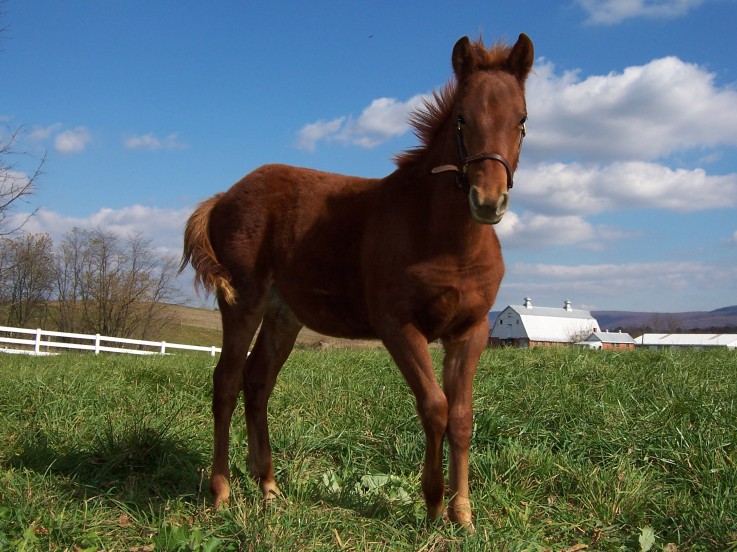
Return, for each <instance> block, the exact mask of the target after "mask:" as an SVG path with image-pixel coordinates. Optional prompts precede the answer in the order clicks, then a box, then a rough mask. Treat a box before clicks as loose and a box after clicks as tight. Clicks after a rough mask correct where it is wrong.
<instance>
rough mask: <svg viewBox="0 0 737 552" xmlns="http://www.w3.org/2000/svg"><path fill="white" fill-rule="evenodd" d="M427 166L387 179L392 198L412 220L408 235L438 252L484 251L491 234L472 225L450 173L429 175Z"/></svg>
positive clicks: (465, 199)
mask: <svg viewBox="0 0 737 552" xmlns="http://www.w3.org/2000/svg"><path fill="white" fill-rule="evenodd" d="M429 166H430V165H429V164H425V165H423V164H419V163H418V164H417V165H414V166H412V167H406V168H403V169H399V170H397V171H396V172H395V173H394V174H392V175H391V176H390V177H389V179H391V180H392V181H393V182H391V186H392V188H393V193H395V194H398V195H402V196H403V197H401V198H399V197H396V196H395V199H394V200H393V201H399V202H400V203H402V204H405V205H406V206H407V209H408V211H410V212H411V214H409V213H408V216H410V217H412V219H413V224H412V231H414V232H417V233H418V235H419V236H420V237H421V238H422V239H423V241H425V242H426V243H427V244H428V246H437V249H438V250H443V251H448V252H453V253H454V254H459V255H463V254H464V253H468V254H471V255H473V254H475V252H476V251H478V250H480V249H485V245H484V244H485V243H486V242H487V240H488V239H489V237H490V234H493V230H491V229H490V228H489V226H487V225H485V224H479V223H477V222H475V221H474V220H473V218H472V216H471V207H470V205H469V202H468V196H467V195H466V194H465V193H464V192H463V191H461V189H460V188H459V187H458V186H457V185H456V183H455V180H454V178H455V177H454V176H453V175H452V174H451V173H445V174H438V175H432V174H430V170H429V169H428V168H427V167H429Z"/></svg>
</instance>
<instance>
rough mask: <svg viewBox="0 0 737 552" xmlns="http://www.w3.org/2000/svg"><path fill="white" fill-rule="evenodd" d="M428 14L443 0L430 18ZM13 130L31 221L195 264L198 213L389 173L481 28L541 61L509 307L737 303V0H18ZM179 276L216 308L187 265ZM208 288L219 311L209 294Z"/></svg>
mask: <svg viewBox="0 0 737 552" xmlns="http://www.w3.org/2000/svg"><path fill="white" fill-rule="evenodd" d="M429 8H432V9H429ZM0 11H2V12H3V13H2V15H1V16H0V28H4V29H6V32H4V33H1V34H0V62H1V63H2V64H3V67H5V70H4V75H5V82H4V86H3V92H2V100H3V101H2V102H1V103H0V137H1V138H2V139H7V135H8V134H7V133H8V132H12V131H13V130H15V129H17V128H19V127H23V128H25V130H26V133H25V134H24V136H23V137H22V140H21V141H20V142H19V143H18V144H17V147H16V149H17V150H19V151H23V152H27V153H28V154H30V155H29V156H19V157H17V158H16V161H17V166H16V167H15V169H14V173H13V177H14V178H19V179H23V178H27V177H28V176H29V175H30V174H32V172H33V169H34V168H35V166H36V165H37V163H38V161H39V160H40V159H41V158H42V157H43V156H44V154H45V155H46V164H45V166H44V169H45V173H44V175H43V176H42V178H41V180H40V181H39V186H38V189H37V191H36V193H35V194H34V195H32V196H31V197H29V198H28V202H27V204H25V205H22V206H19V207H20V208H18V207H16V209H15V210H14V211H13V212H12V218H13V219H14V220H18V221H20V220H22V218H23V217H25V216H27V215H28V213H30V212H32V211H33V210H34V209H37V212H36V214H35V215H34V216H33V217H32V218H31V219H29V221H28V222H27V223H26V225H25V227H24V229H25V230H26V231H29V232H46V233H48V234H49V235H50V236H51V237H52V239H53V240H54V243H58V241H59V239H60V238H61V236H63V234H64V233H65V232H67V231H69V230H70V229H71V228H72V227H74V226H78V227H86V228H92V227H101V228H103V229H105V230H108V231H111V232H114V233H115V234H117V235H121V236H125V235H128V234H130V233H131V232H135V231H141V232H143V235H144V236H145V237H147V238H149V239H151V240H152V246H153V247H154V248H155V250H156V252H157V253H158V254H160V255H171V256H175V257H179V256H180V253H181V241H182V231H183V227H184V222H185V220H186V218H187V217H188V216H189V214H190V213H191V211H192V210H193V208H194V206H195V205H196V204H197V203H199V202H200V201H202V200H204V199H206V198H207V197H210V196H211V195H213V194H215V193H217V192H220V191H224V190H226V189H227V188H229V187H230V186H231V185H232V184H233V183H235V182H236V181H237V180H239V179H240V178H241V177H243V176H244V175H245V174H247V173H248V172H250V171H251V170H253V169H255V168H257V167H258V166H260V165H263V164H267V163H286V164H291V165H298V166H305V167H311V168H315V169H319V170H325V171H329V172H340V173H346V174H355V175H360V176H366V177H382V176H385V175H387V174H389V173H391V172H392V171H393V170H394V168H395V166H394V164H393V162H392V158H393V156H394V155H395V154H397V153H400V152H402V151H404V150H406V149H408V148H411V147H413V146H414V145H416V144H417V140H416V139H415V137H414V136H413V134H412V129H411V127H410V126H409V125H408V123H407V118H408V116H409V114H410V113H411V112H412V110H413V109H417V108H418V107H420V106H421V105H422V101H423V99H424V98H426V97H428V96H429V94H431V93H432V91H433V90H436V89H438V88H440V87H442V86H443V85H444V84H445V83H446V82H447V81H448V79H450V78H451V64H450V54H451V51H452V48H453V45H454V43H455V42H456V40H457V39H458V38H460V37H461V36H464V35H467V36H469V37H471V38H478V37H479V36H480V35H481V36H483V38H484V40H485V42H486V44H487V45H490V44H491V43H493V42H495V41H497V40H498V39H500V38H504V39H506V40H507V41H508V42H514V41H515V40H516V37H517V36H518V34H519V33H522V32H524V33H526V34H528V35H529V36H530V37H531V39H532V41H533V43H534V45H535V51H536V53H535V65H534V67H533V74H532V75H531V76H530V78H529V80H528V82H527V104H528V111H529V122H528V124H527V131H528V134H527V137H526V139H525V143H524V146H523V150H522V156H521V160H520V166H519V169H518V171H517V173H516V175H515V187H514V189H513V190H512V191H511V207H510V211H509V212H508V213H507V215H506V216H505V218H504V219H503V221H502V222H501V223H500V224H499V225H497V226H496V232H497V234H498V235H499V238H500V241H501V243H502V249H503V254H504V258H505V263H506V267H507V270H506V275H505V277H504V280H503V282H502V286H501V289H500V291H499V295H498V297H497V301H496V302H495V304H494V305H493V307H492V310H501V309H503V308H504V307H505V306H506V305H509V304H519V303H521V301H522V300H523V298H524V297H525V296H530V297H532V298H533V300H534V301H535V303H536V304H539V305H557V304H558V303H560V304H561V305H562V301H563V300H564V299H570V300H571V301H572V303H573V304H574V306H576V307H577V308H584V309H586V310H590V311H592V310H593V311H602V310H610V311H611V310H619V311H630V312H661V313H677V312H709V311H712V310H716V309H719V308H724V306H723V305H725V304H729V303H733V302H734V298H737V216H736V215H737V155H735V153H737V60H735V59H734V56H733V48H730V47H729V44H728V39H727V38H726V37H729V36H731V35H732V34H733V32H734V30H733V29H732V27H733V25H734V22H735V21H737V1H736V0H685V1H684V0H660V1H657V2H655V1H652V0H636V1H634V2H633V1H631V0H626V1H625V0H571V2H568V3H564V4H557V3H549V2H544V1H542V0H535V1H531V2H526V3H524V4H522V3H516V4H511V3H503V4H500V5H498V6H495V7H494V8H493V9H491V8H489V6H488V2H482V1H474V2H472V3H470V4H469V5H467V6H464V9H462V10H459V9H457V8H456V6H455V5H454V4H450V3H444V2H432V3H431V4H430V5H429V6H428V4H427V2H418V1H417V0H412V1H409V2H406V3H402V4H401V5H392V4H388V3H386V4H384V3H379V4H376V3H371V4H369V3H365V4H353V3H351V4H345V3H341V2H336V1H335V0H325V1H318V2H316V3H312V4H310V5H309V6H307V5H304V6H303V5H297V6H295V5H293V4H290V3H288V2H279V1H277V2H272V3H269V4H268V5H260V6H245V5H243V4H242V3H239V2H235V1H232V0H229V1H225V2H222V3H218V4H217V5H204V4H200V3H195V2H185V3H184V4H182V3H180V2H173V1H170V0H167V1H162V2H156V3H149V2H144V1H142V0H131V1H130V2H126V3H90V2H85V1H82V0H69V1H68V2H63V3H60V2H55V1H53V0H38V1H36V2H24V1H21V0H8V1H6V2H4V3H3V4H2V10H0ZM178 284H179V286H180V287H181V288H182V290H184V291H185V292H187V293H188V294H192V295H191V296H190V297H191V299H190V301H191V302H192V303H193V304H195V305H197V304H201V305H203V306H206V305H208V304H211V298H210V300H209V303H208V301H206V300H205V299H204V298H202V299H201V300H200V299H196V298H195V296H194V295H193V292H191V289H192V285H191V272H187V273H185V274H184V275H183V276H182V277H180V278H179V279H178ZM198 302H199V303H198Z"/></svg>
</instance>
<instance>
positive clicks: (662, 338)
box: [635, 333, 737, 349]
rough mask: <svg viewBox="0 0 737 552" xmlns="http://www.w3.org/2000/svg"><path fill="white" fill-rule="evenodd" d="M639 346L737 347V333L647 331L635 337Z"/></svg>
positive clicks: (655, 347) (658, 347) (653, 347)
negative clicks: (663, 332) (657, 332)
mask: <svg viewBox="0 0 737 552" xmlns="http://www.w3.org/2000/svg"><path fill="white" fill-rule="evenodd" d="M635 344H636V345H637V347H646V348H649V349H661V348H664V347H694V348H697V349H704V348H707V347H727V348H728V349H737V334H656V333H646V334H643V335H641V336H640V337H638V338H637V339H635Z"/></svg>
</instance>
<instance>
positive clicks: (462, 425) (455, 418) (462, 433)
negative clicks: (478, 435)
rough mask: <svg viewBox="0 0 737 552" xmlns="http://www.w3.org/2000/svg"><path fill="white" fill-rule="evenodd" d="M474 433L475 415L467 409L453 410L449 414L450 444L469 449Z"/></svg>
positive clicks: (448, 431)
mask: <svg viewBox="0 0 737 552" xmlns="http://www.w3.org/2000/svg"><path fill="white" fill-rule="evenodd" d="M472 433H473V415H472V414H471V413H470V412H469V411H468V410H467V409H462V410H458V409H451V411H450V413H449V414H448V428H447V434H448V442H449V443H450V444H452V445H456V446H461V447H464V448H467V447H468V446H469V444H470V443H471V434H472Z"/></svg>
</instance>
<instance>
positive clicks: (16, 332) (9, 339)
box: [0, 326, 220, 356]
mask: <svg viewBox="0 0 737 552" xmlns="http://www.w3.org/2000/svg"><path fill="white" fill-rule="evenodd" d="M52 338H62V339H67V340H74V341H73V342H72V341H52ZM3 344H5V345H4V346H3ZM8 345H14V346H19V347H21V348H9V347H8ZM58 349H73V350H78V351H93V352H94V353H95V354H99V353H126V354H129V355H155V354H160V355H165V354H169V353H171V352H172V351H175V350H185V351H201V352H206V353H210V356H215V355H216V354H217V353H219V352H220V347H201V346H198V345H182V344H179V343H167V342H166V341H142V340H139V339H125V338H122V337H107V336H104V335H99V334H98V335H87V334H77V333H64V332H52V331H47V330H40V329H38V330H28V329H25V328H9V327H7V326H0V353H17V354H27V355H54V354H57V353H56V350H58Z"/></svg>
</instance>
